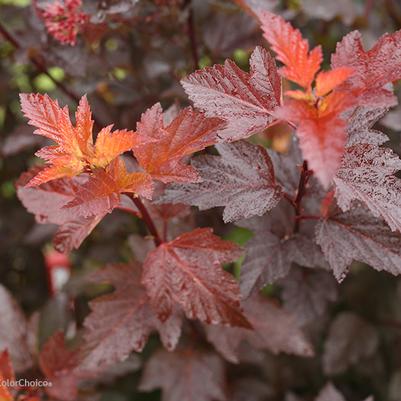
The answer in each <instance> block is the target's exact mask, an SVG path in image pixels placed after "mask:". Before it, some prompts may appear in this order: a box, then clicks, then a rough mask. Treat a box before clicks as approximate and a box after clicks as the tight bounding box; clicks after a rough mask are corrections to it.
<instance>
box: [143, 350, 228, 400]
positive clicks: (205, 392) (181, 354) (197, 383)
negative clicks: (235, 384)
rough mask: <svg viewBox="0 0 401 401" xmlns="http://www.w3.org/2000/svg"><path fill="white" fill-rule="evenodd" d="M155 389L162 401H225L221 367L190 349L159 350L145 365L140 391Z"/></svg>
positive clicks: (214, 357)
mask: <svg viewBox="0 0 401 401" xmlns="http://www.w3.org/2000/svg"><path fill="white" fill-rule="evenodd" d="M206 383H207V385H205V384H206ZM157 388H161V389H162V390H163V395H162V398H161V399H162V401H176V400H180V401H214V400H216V401H225V400H227V397H226V389H225V370H224V363H223V361H222V360H221V359H220V358H219V357H218V356H217V355H215V354H212V353H206V352H200V351H196V350H195V349H193V348H184V349H181V350H178V351H176V352H174V353H169V352H166V351H163V350H161V351H160V350H159V351H157V352H156V353H155V354H154V355H152V357H151V358H150V360H149V361H148V362H147V364H146V366H145V370H144V372H143V375H142V379H141V382H140V385H139V389H140V390H141V391H152V390H155V389H157Z"/></svg>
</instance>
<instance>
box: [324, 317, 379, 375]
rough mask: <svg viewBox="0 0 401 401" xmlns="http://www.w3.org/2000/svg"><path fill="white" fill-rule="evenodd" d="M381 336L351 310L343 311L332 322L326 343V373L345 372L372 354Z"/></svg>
mask: <svg viewBox="0 0 401 401" xmlns="http://www.w3.org/2000/svg"><path fill="white" fill-rule="evenodd" d="M378 342H379V338H378V335H377V332H376V330H375V328H374V327H373V326H372V325H370V324H369V323H368V322H366V321H365V320H364V319H362V318H360V317H359V316H357V315H355V314H353V313H351V312H343V313H341V314H340V315H338V316H337V317H336V318H335V319H334V320H333V322H332V324H331V326H330V329H329V334H328V337H327V338H326V341H325V343H324V353H323V369H324V371H325V373H326V374H329V375H335V374H339V373H343V372H345V370H346V369H347V368H348V367H350V366H351V365H353V364H355V363H357V362H360V361H361V360H362V359H363V358H366V357H369V356H371V355H372V354H373V353H374V352H375V350H376V348H377V346H378Z"/></svg>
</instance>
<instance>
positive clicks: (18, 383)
mask: <svg viewBox="0 0 401 401" xmlns="http://www.w3.org/2000/svg"><path fill="white" fill-rule="evenodd" d="M0 384H1V386H0V387H8V388H13V387H52V386H53V384H52V382H49V381H47V380H28V379H18V380H9V379H7V380H1V381H0Z"/></svg>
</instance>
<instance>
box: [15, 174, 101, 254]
mask: <svg viewBox="0 0 401 401" xmlns="http://www.w3.org/2000/svg"><path fill="white" fill-rule="evenodd" d="M38 170H39V169H37V168H34V169H32V170H30V171H28V172H26V173H23V174H22V175H21V177H20V178H19V180H18V181H17V183H16V187H17V195H18V198H19V199H20V201H21V202H22V204H23V205H24V206H25V208H26V209H27V210H28V211H29V212H31V213H33V214H34V215H35V218H36V221H37V222H38V223H41V224H49V223H50V224H57V225H58V226H59V229H58V231H57V233H56V235H55V237H54V242H55V246H56V248H57V249H58V250H59V251H60V252H69V251H71V250H72V249H77V248H78V247H79V246H80V245H81V243H82V242H83V241H84V240H85V238H86V237H87V236H88V235H89V234H90V233H91V232H92V230H93V229H94V228H95V227H96V225H97V224H98V223H99V222H100V221H101V220H102V219H103V217H104V216H105V215H106V214H107V212H106V211H104V213H103V214H99V215H93V216H90V217H86V218H85V217H82V216H79V214H77V213H76V209H74V208H69V209H66V208H64V206H65V205H67V204H68V203H69V202H71V201H72V200H73V199H74V197H75V194H76V192H77V191H78V190H79V187H80V186H81V185H82V183H83V182H85V180H87V177H83V176H80V177H75V178H73V179H66V178H61V179H58V180H53V181H50V182H47V183H45V184H42V185H39V186H37V187H26V185H25V184H26V183H27V182H29V181H30V180H31V179H32V177H33V176H35V174H36V173H37V171H38Z"/></svg>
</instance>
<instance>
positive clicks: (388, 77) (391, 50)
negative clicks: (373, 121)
mask: <svg viewBox="0 0 401 401" xmlns="http://www.w3.org/2000/svg"><path fill="white" fill-rule="evenodd" d="M400 43H401V31H397V32H394V33H392V34H385V35H383V36H382V37H381V38H380V39H379V40H378V41H377V42H376V44H375V45H374V46H373V48H372V49H370V50H369V51H365V49H364V47H363V44H362V40H361V34H360V33H359V32H358V31H353V32H351V33H349V34H348V35H346V36H345V37H344V38H343V40H342V41H341V42H340V43H338V44H337V49H336V52H335V53H334V54H333V55H332V58H331V64H332V66H333V67H334V68H337V67H343V66H347V67H352V68H353V70H354V74H353V75H352V76H351V77H350V78H349V79H348V81H347V82H346V83H345V85H344V89H345V90H349V91H351V90H355V91H357V93H358V97H359V104H364V105H369V104H370V105H374V106H375V107H383V106H384V107H391V106H394V105H396V104H397V100H396V98H395V97H394V95H393V93H392V91H391V90H389V89H387V88H385V87H384V86H385V85H386V84H387V83H390V82H394V81H396V80H398V79H400V78H401V44H400Z"/></svg>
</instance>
